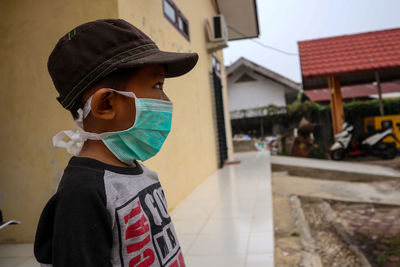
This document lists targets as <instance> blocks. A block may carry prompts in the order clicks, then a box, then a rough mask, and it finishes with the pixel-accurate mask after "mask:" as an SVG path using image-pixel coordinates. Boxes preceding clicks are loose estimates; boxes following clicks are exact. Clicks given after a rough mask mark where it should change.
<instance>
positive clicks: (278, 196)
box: [272, 160, 400, 267]
mask: <svg viewBox="0 0 400 267" xmlns="http://www.w3.org/2000/svg"><path fill="white" fill-rule="evenodd" d="M398 162H400V160H399V161H397V160H395V161H392V162H391V163H390V164H393V165H394V166H397V164H398ZM370 163H371V164H379V165H381V163H380V161H378V163H376V161H375V162H374V161H371V162H370ZM384 163H385V164H386V163H387V162H386V161H385V162H384ZM384 166H387V165H384ZM399 190H400V179H399V180H397V179H395V180H387V181H379V182H357V183H355V182H345V181H327V180H318V179H309V178H304V177H294V176H289V175H287V174H286V173H283V172H281V173H278V172H275V173H273V174H272V191H273V207H274V227H275V266H277V267H280V266H285V267H286V266H312V265H307V261H305V260H304V257H305V256H304V250H305V248H304V243H303V242H302V238H301V236H300V235H299V233H300V232H301V231H299V229H298V227H299V226H298V225H296V223H297V222H296V218H295V216H294V214H293V206H292V203H291V202H290V196H291V195H299V196H301V198H300V199H301V206H302V209H303V212H304V215H305V217H306V220H307V221H308V224H309V228H310V231H311V235H312V238H313V239H314V242H315V247H316V252H317V253H318V255H319V257H320V258H321V262H322V266H329V267H330V266H363V265H362V263H360V259H359V258H357V256H356V255H355V254H354V250H352V249H349V247H348V242H347V243H346V242H344V241H343V240H342V239H341V238H340V237H339V236H338V235H337V233H336V232H335V229H334V227H333V226H332V224H329V223H328V222H327V220H326V218H324V216H323V215H322V212H321V211H320V210H318V208H319V206H318V205H319V204H318V202H319V201H322V200H325V202H327V203H330V205H331V206H332V210H335V212H334V213H337V215H338V216H339V217H341V219H342V220H343V221H347V224H346V226H347V227H346V228H347V229H346V230H347V231H348V232H349V233H350V236H351V238H352V239H353V241H354V243H355V244H357V246H358V251H359V252H360V253H362V254H364V255H365V256H366V257H367V259H368V260H369V261H370V263H371V265H372V266H384V267H389V266H390V267H392V266H396V267H397V266H399V267H400V254H399V253H400V243H399V241H400V239H399V238H398V237H399V236H400V235H399V233H400V207H399V204H400V194H399V193H398V192H399ZM313 199H315V200H316V201H313ZM349 201H350V202H349ZM314 202H315V203H314ZM363 202H364V203H363ZM378 203H379V204H378ZM382 204H387V205H382ZM388 204H389V205H388ZM371 212H372V213H371ZM360 226H363V227H360ZM354 229H356V230H357V231H354ZM382 229H383V230H382ZM352 230H353V231H352ZM375 230H376V231H378V230H379V231H384V232H385V233H387V234H386V235H378V234H377V233H375V232H374V231H375ZM353 247H354V246H353ZM357 253H358V252H357ZM358 255H360V254H358ZM364 260H365V259H364Z"/></svg>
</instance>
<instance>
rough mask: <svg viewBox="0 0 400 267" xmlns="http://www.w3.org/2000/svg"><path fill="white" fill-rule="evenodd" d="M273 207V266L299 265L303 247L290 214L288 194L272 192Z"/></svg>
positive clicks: (289, 266)
mask: <svg viewBox="0 0 400 267" xmlns="http://www.w3.org/2000/svg"><path fill="white" fill-rule="evenodd" d="M273 208H274V227H275V237H274V238H275V255H274V258H275V266H285V267H286V266H287V267H292V266H293V267H295V266H300V264H301V262H302V250H303V247H302V245H301V239H300V237H299V234H298V230H297V227H296V222H295V219H294V217H293V214H292V206H291V203H290V200H289V196H288V195H286V194H281V193H279V192H274V193H273ZM278 211H279V212H278Z"/></svg>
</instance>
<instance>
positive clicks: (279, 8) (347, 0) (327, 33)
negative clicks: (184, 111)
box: [224, 0, 400, 82]
mask: <svg viewBox="0 0 400 267" xmlns="http://www.w3.org/2000/svg"><path fill="white" fill-rule="evenodd" d="M257 9H258V20H259V26H260V36H259V38H257V39H254V40H257V41H258V42H261V43H263V44H265V45H267V46H272V47H275V48H278V49H281V50H284V51H287V52H290V53H295V54H298V47H297V42H298V41H304V40H312V39H318V38H323V37H331V36H338V35H344V34H353V33H361V32H369V31H376V30H383V29H391V28H399V27H400V0H257ZM240 57H245V58H247V59H249V60H251V61H253V62H255V63H257V64H259V65H261V66H264V67H266V68H268V69H270V70H272V71H275V72H277V73H279V74H281V75H284V76H286V77H288V78H289V79H292V80H294V81H295V82H301V74H300V62H299V57H298V56H291V55H286V54H283V53H278V52H276V51H274V50H271V49H267V48H264V47H262V46H261V45H259V44H256V43H255V42H253V41H252V40H244V41H232V42H229V47H228V48H226V49H224V59H225V65H230V64H232V63H234V62H235V61H236V60H237V59H239V58H240Z"/></svg>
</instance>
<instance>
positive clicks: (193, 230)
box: [173, 218, 206, 235]
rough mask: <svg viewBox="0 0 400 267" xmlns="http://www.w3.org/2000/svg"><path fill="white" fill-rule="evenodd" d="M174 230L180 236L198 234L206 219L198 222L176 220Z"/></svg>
mask: <svg viewBox="0 0 400 267" xmlns="http://www.w3.org/2000/svg"><path fill="white" fill-rule="evenodd" d="M173 223H174V228H175V231H176V232H177V234H178V235H186V234H198V233H199V232H200V231H201V229H202V228H203V226H204V225H205V223H206V218H202V219H197V220H174V219H173Z"/></svg>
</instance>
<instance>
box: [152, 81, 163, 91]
mask: <svg viewBox="0 0 400 267" xmlns="http://www.w3.org/2000/svg"><path fill="white" fill-rule="evenodd" d="M154 87H155V88H157V89H160V90H162V89H163V83H162V82H158V83H156V85H154Z"/></svg>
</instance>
